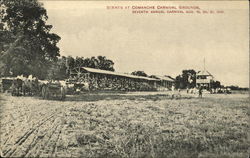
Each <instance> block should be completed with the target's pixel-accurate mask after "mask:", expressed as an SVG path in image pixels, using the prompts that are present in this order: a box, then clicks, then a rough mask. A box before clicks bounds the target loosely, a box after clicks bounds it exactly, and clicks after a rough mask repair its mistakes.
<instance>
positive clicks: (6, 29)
mask: <svg viewBox="0 0 250 158" xmlns="http://www.w3.org/2000/svg"><path fill="white" fill-rule="evenodd" d="M0 8H1V10H0V17H1V21H0V34H1V43H0V44H1V46H0V70H1V73H2V74H1V75H5V76H6V75H14V76H16V75H20V74H24V75H29V74H32V75H34V76H37V77H39V78H41V79H43V78H46V75H47V69H48V67H49V65H50V64H51V63H52V62H54V61H56V60H57V57H58V56H59V55H60V54H59V48H58V47H57V46H56V44H57V43H58V41H59V40H60V37H59V36H58V35H56V34H54V33H50V30H51V28H52V25H47V24H46V20H47V19H48V16H47V12H46V9H45V8H43V6H42V4H41V3H40V2H38V1H37V0H2V1H1V2H0Z"/></svg>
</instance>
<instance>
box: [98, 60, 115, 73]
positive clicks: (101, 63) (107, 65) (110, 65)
mask: <svg viewBox="0 0 250 158" xmlns="http://www.w3.org/2000/svg"><path fill="white" fill-rule="evenodd" d="M97 64H98V66H97V67H98V68H99V69H102V70H108V71H115V69H114V62H113V61H112V60H110V59H107V58H106V57H105V56H98V57H97Z"/></svg>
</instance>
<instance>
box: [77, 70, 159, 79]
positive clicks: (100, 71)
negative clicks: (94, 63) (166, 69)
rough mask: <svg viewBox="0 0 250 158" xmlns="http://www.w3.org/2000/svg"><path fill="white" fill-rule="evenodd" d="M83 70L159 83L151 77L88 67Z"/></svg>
mask: <svg viewBox="0 0 250 158" xmlns="http://www.w3.org/2000/svg"><path fill="white" fill-rule="evenodd" d="M81 68H82V69H84V70H86V71H88V72H92V73H99V74H107V75H113V76H122V77H127V78H134V79H144V80H149V81H158V80H157V79H154V78H149V77H142V76H135V75H130V74H124V73H117V72H113V71H107V70H100V69H94V68H88V67H81Z"/></svg>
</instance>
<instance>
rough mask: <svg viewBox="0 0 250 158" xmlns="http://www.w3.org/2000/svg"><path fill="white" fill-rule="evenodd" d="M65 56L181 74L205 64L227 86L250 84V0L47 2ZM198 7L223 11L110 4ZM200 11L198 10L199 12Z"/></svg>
mask: <svg viewBox="0 0 250 158" xmlns="http://www.w3.org/2000/svg"><path fill="white" fill-rule="evenodd" d="M42 3H43V4H44V7H45V8H46V9H47V14H48V17H49V19H48V21H47V24H51V25H53V29H52V30H51V31H52V32H54V33H56V34H58V35H59V36H60V37H61V40H60V42H59V43H58V47H59V48H60V54H61V55H64V56H68V55H71V56H82V57H91V56H98V55H103V56H106V57H107V58H109V59H111V60H113V61H114V63H115V65H114V67H115V70H116V71H117V72H124V73H130V72H133V71H135V70H143V71H145V72H146V73H147V74H149V75H153V74H154V75H171V76H172V77H176V76H177V75H179V74H181V72H182V70H184V69H194V70H196V71H198V70H203V67H204V66H203V65H204V58H205V67H206V70H208V71H209V72H210V73H211V74H212V75H213V76H214V77H215V79H216V80H219V81H220V82H221V83H222V84H224V85H238V86H242V87H249V9H248V2H242V1H241V2H233V1H227V2H215V1H212V2H208V1H204V2H201V1H200V2H178V1H177V2H170V1H167V2H166V1H165V2H164V1H161V2H159V1H158V2H139V1H137V2H115V1H108V2H104V1H42ZM179 5H183V6H198V7H199V8H200V10H214V11H216V10H222V11H224V13H223V14H178V13H177V14H132V10H131V9H127V10H125V9H107V6H123V7H125V6H130V8H131V7H132V6H179ZM194 11H196V10H194Z"/></svg>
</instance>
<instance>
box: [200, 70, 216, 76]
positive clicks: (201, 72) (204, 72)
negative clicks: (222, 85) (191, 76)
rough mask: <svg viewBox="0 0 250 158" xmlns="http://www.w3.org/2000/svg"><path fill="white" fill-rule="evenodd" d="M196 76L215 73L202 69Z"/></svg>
mask: <svg viewBox="0 0 250 158" xmlns="http://www.w3.org/2000/svg"><path fill="white" fill-rule="evenodd" d="M196 76H213V75H212V74H211V73H210V72H208V71H207V70H202V71H198V72H197V74H196Z"/></svg>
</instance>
